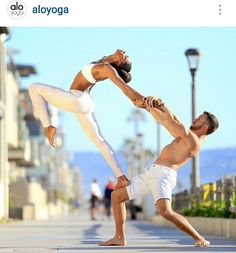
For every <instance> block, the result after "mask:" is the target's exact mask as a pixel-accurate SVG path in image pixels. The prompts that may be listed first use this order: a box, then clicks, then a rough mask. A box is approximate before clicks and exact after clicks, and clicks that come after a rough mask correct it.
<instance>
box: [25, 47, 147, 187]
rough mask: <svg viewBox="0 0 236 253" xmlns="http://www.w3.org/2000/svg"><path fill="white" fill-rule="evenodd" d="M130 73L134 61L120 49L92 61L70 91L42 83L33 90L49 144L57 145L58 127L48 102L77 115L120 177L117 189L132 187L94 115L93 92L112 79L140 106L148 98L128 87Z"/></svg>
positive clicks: (38, 114) (77, 76)
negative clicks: (96, 87) (54, 122)
mask: <svg viewBox="0 0 236 253" xmlns="http://www.w3.org/2000/svg"><path fill="white" fill-rule="evenodd" d="M130 70H131V60H130V59H129V57H128V56H127V55H126V53H125V51H123V50H120V49H118V50H117V51H115V52H114V53H113V54H111V55H108V56H105V57H103V58H102V59H100V60H98V61H95V62H92V63H91V64H88V65H86V66H85V67H84V68H83V69H82V70H81V71H79V73H78V74H77V75H76V76H75V79H74V80H73V82H72V84H71V86H70V91H64V90H61V89H59V88H56V87H52V86H48V85H45V84H40V83H34V84H32V85H31V86H30V87H29V95H30V97H31V100H32V104H33V107H34V110H35V113H36V115H37V116H38V117H39V119H40V121H41V122H42V125H43V127H44V130H45V135H46V136H47V138H48V140H49V143H50V144H51V145H52V146H55V145H54V136H55V133H56V128H55V127H54V126H52V124H51V122H50V118H49V115H48V111H47V108H46V102H48V103H50V104H52V105H54V106H56V107H58V108H61V109H63V110H65V111H69V112H74V113H75V114H76V116H77V118H78V120H79V122H80V125H81V126H82V128H83V129H84V131H85V133H86V134H87V136H88V137H89V138H90V140H91V141H92V142H93V143H94V144H95V145H96V146H97V147H98V149H99V150H100V152H101V153H102V155H103V156H104V158H105V159H106V161H107V162H108V164H109V165H110V166H111V168H112V170H113V172H114V173H115V175H116V177H117V178H118V184H117V186H116V188H120V187H123V186H126V185H128V184H129V180H128V179H127V178H126V177H125V176H124V174H123V172H122V170H121V169H120V166H119V164H118V161H117V159H116V157H115V154H114V151H113V150H112V148H111V147H110V145H109V144H108V143H107V142H106V140H105V139H104V137H103V136H102V134H101V132H100V129H99V126H98V124H97V121H96V119H95V116H94V113H93V110H94V102H93V100H92V98H91V97H90V95H89V92H90V90H91V89H92V87H93V86H94V85H95V84H96V83H97V82H99V81H103V80H105V79H108V78H109V79H110V80H111V81H112V82H113V83H114V84H115V85H117V86H118V87H119V88H120V89H121V90H122V91H123V92H124V94H125V95H126V96H127V97H128V98H129V99H130V100H131V101H132V102H133V103H134V104H137V103H139V104H140V101H143V99H144V97H143V96H142V95H141V94H139V93H138V92H137V91H136V90H134V89H133V88H131V87H130V86H128V85H127V84H126V83H128V82H129V81H130V80H131V75H130V73H129V71H130Z"/></svg>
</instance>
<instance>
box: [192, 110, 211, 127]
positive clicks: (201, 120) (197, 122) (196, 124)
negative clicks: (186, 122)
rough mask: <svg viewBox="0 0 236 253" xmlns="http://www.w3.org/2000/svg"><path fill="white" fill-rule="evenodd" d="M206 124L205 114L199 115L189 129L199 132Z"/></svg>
mask: <svg viewBox="0 0 236 253" xmlns="http://www.w3.org/2000/svg"><path fill="white" fill-rule="evenodd" d="M205 124H207V115H206V114H204V113H203V114H201V115H200V116H198V117H197V118H196V119H195V120H194V121H193V123H192V125H191V127H190V129H191V130H199V129H200V128H201V127H202V126H204V125H205Z"/></svg>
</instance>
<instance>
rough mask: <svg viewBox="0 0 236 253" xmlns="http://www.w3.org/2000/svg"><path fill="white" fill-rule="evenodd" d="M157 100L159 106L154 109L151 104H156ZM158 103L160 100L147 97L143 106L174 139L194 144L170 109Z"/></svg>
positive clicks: (187, 130)
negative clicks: (179, 138) (178, 138)
mask: <svg viewBox="0 0 236 253" xmlns="http://www.w3.org/2000/svg"><path fill="white" fill-rule="evenodd" d="M158 100H159V102H158V104H161V105H160V106H156V107H155V106H154V105H153V104H155V103H157V101H158ZM160 101H161V100H160V99H157V98H154V97H148V98H146V99H145V105H146V106H147V109H148V110H149V111H150V113H151V115H152V116H153V118H154V119H155V120H156V121H157V122H159V123H160V124H162V125H163V126H164V127H165V128H166V129H167V130H168V131H169V133H170V134H171V135H172V136H173V137H174V138H177V137H181V138H182V139H183V140H185V141H188V142H191V141H192V142H195V141H196V140H194V138H192V136H191V135H189V133H190V131H189V129H186V128H185V126H184V125H183V124H182V123H181V122H180V120H179V119H178V118H177V117H176V116H175V115H174V114H173V113H172V112H171V111H170V109H169V108H167V107H166V106H165V105H164V103H163V102H162V103H160Z"/></svg>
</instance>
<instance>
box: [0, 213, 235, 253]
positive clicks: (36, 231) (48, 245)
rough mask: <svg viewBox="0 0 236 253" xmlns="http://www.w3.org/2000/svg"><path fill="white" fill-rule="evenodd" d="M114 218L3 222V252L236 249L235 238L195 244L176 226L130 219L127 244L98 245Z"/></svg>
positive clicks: (0, 234)
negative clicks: (164, 225)
mask: <svg viewBox="0 0 236 253" xmlns="http://www.w3.org/2000/svg"><path fill="white" fill-rule="evenodd" d="M113 232H114V223H113V221H93V222H91V221H90V220H89V216H88V215H86V214H84V213H82V214H78V215H74V216H72V217H67V218H63V219H58V220H57V219H54V220H49V221H30V222H16V223H12V224H4V225H0V253H2V252H4V253H7V252H24V253H29V252H30V253H41V252H42V253H43V252H61V253H76V252H84V253H90V252H93V253H94V252H115V253H118V252H122V253H126V252H127V253H131V252H136V253H142V252H145V253H149V252H151V253H153V252H161V253H163V252H185V253H187V252H203V251H207V252H220V253H222V252H236V240H230V239H226V238H222V237H212V236H207V239H209V240H210V241H211V243H212V246H211V247H209V248H195V247H193V241H192V239H191V238H189V237H188V236H187V235H185V234H183V233H182V232H180V231H179V230H177V229H169V228H161V227H157V226H155V225H151V224H149V223H147V222H140V221H129V222H127V233H128V235H127V242H128V245H127V246H126V247H99V246H98V243H99V242H100V241H103V240H107V239H110V238H111V236H112V235H113Z"/></svg>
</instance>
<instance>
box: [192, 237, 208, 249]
mask: <svg viewBox="0 0 236 253" xmlns="http://www.w3.org/2000/svg"><path fill="white" fill-rule="evenodd" d="M210 244H211V243H210V242H209V241H207V240H205V239H204V238H203V239H200V240H197V241H196V242H195V244H194V246H195V247H208V246H210Z"/></svg>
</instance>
